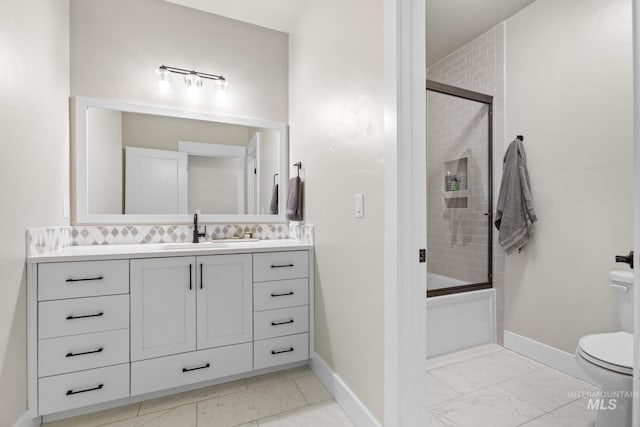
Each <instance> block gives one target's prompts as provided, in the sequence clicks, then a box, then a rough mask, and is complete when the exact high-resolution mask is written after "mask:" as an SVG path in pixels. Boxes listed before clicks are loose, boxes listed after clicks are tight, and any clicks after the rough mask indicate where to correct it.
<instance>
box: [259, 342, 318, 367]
mask: <svg viewBox="0 0 640 427" xmlns="http://www.w3.org/2000/svg"><path fill="white" fill-rule="evenodd" d="M308 358H309V334H298V335H289V336H286V337H280V338H271V339H268V340H262V341H255V342H254V343H253V369H256V370H257V369H263V368H269V367H271V366H277V365H283V364H285V363H291V362H297V361H300V360H307V359H308Z"/></svg>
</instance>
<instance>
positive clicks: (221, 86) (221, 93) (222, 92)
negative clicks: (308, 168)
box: [216, 77, 227, 104]
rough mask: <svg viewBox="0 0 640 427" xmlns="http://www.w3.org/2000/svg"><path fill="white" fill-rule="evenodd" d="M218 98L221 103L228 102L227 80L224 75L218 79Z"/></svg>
mask: <svg viewBox="0 0 640 427" xmlns="http://www.w3.org/2000/svg"><path fill="white" fill-rule="evenodd" d="M216 100H217V101H218V103H219V104H226V103H227V81H226V80H225V79H224V77H223V78H221V79H219V80H216Z"/></svg>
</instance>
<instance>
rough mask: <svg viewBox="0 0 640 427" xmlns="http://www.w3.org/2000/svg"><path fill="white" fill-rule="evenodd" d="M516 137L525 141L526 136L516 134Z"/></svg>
mask: <svg viewBox="0 0 640 427" xmlns="http://www.w3.org/2000/svg"><path fill="white" fill-rule="evenodd" d="M516 139H519V140H520V141H524V136H522V135H518V136H516Z"/></svg>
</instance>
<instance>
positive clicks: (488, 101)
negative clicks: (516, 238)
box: [426, 79, 493, 298]
mask: <svg viewBox="0 0 640 427" xmlns="http://www.w3.org/2000/svg"><path fill="white" fill-rule="evenodd" d="M426 90H427V92H428V91H431V92H436V93H441V94H444V95H449V96H454V97H456V98H461V99H466V100H468V101H474V102H479V103H481V104H485V105H486V106H487V107H488V110H489V111H488V114H487V118H488V122H489V123H488V125H489V126H488V127H489V132H488V150H489V153H488V156H487V158H488V165H487V166H488V177H487V208H488V209H487V212H485V216H486V217H487V220H488V227H487V230H488V233H487V234H488V235H487V238H488V239H487V245H488V248H487V254H488V256H487V258H488V259H487V263H488V265H487V281H486V282H480V283H472V284H469V285H461V286H452V287H449V288H442V289H433V290H429V289H428V288H427V298H430V297H438V296H443V295H452V294H458V293H461V292H470V291H478V290H481V289H490V288H492V287H493V96H491V95H486V94H484V93H480V92H474V91H471V90H467V89H463V88H460V87H456V86H451V85H448V84H444V83H440V82H436V81H433V80H429V79H427V80H426ZM428 126H429V123H428V121H427V127H428Z"/></svg>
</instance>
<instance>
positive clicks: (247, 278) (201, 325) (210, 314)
mask: <svg viewBox="0 0 640 427" xmlns="http://www.w3.org/2000/svg"><path fill="white" fill-rule="evenodd" d="M197 262H198V349H203V348H210V347H218V346H223V345H230V344H237V343H242V342H248V341H251V340H252V339H253V321H252V317H253V307H252V305H253V304H252V300H253V296H252V280H251V255H249V254H242V255H213V256H202V257H198V258H197Z"/></svg>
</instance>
